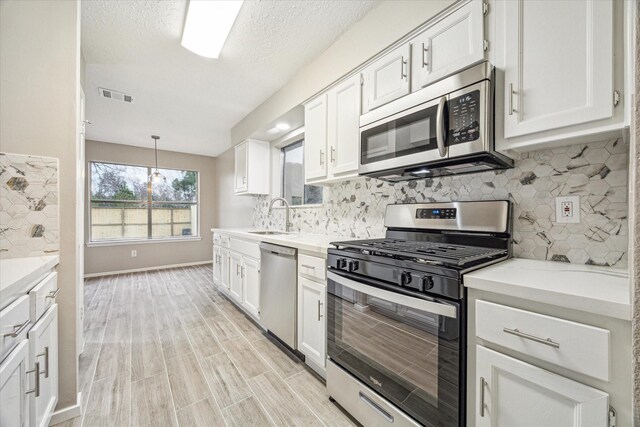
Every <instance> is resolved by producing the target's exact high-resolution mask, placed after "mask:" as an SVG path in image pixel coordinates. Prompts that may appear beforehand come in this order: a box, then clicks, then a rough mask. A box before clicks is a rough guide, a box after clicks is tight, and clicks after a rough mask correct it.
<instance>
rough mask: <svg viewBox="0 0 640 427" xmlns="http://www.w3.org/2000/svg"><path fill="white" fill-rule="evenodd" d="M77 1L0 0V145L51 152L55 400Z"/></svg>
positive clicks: (64, 370)
mask: <svg viewBox="0 0 640 427" xmlns="http://www.w3.org/2000/svg"><path fill="white" fill-rule="evenodd" d="M79 74H80V3H79V2H77V1H74V0H71V1H52V0H32V1H18V0H3V1H1V2H0V151H3V152H9V153H19V154H31V155H39V156H48V157H57V158H58V159H59V160H60V163H59V171H60V172H59V177H58V179H59V188H60V191H59V206H60V212H59V218H60V236H61V237H60V266H59V268H58V274H59V276H58V286H59V287H60V294H59V296H58V298H57V299H56V301H57V302H58V304H59V310H58V316H59V319H58V331H59V348H60V352H59V359H58V360H59V363H58V367H59V375H58V378H59V381H60V383H59V384H60V385H59V391H60V397H59V400H58V408H65V407H67V406H70V405H74V404H75V403H76V395H77V376H78V375H77V374H78V366H77V357H76V354H77V352H76V350H77V349H76V326H77V325H76V323H77V319H76V315H77V310H76V293H77V292H76V291H77V285H76V249H75V245H76V141H77V127H76V126H77V108H78V105H77V100H78V86H79V79H80V76H79Z"/></svg>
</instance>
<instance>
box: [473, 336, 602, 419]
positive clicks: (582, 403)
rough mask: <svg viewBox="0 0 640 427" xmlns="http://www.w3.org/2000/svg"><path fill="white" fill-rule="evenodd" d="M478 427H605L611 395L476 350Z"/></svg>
mask: <svg viewBox="0 0 640 427" xmlns="http://www.w3.org/2000/svg"><path fill="white" fill-rule="evenodd" d="M476 349H477V358H476V387H477V394H476V396H477V400H476V405H475V406H476V413H475V417H476V427H485V426H486V427H489V426H491V427H539V426H554V427H602V426H607V425H609V423H608V414H609V395H608V394H607V393H604V392H602V391H600V390H597V389H595V388H592V387H589V386H586V385H584V384H581V383H579V382H576V381H573V380H570V379H568V378H565V377H562V376H560V375H557V374H554V373H552V372H549V371H545V370H543V369H540V368H538V367H536V366H533V365H529V364H528V363H525V362H522V361H520V360H517V359H513V358H511V357H508V356H505V355H504V354H501V353H498V352H495V351H493V350H488V349H486V348H484V347H482V346H476Z"/></svg>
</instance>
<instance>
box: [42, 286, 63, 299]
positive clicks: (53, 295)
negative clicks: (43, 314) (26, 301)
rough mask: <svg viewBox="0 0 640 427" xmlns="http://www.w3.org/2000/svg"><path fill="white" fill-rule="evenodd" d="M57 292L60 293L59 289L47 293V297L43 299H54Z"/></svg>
mask: <svg viewBox="0 0 640 427" xmlns="http://www.w3.org/2000/svg"><path fill="white" fill-rule="evenodd" d="M58 292H60V288H58V289H56V290H55V291H51V292H49V295H47V296H46V297H44V298H45V299H47V298H55V297H56V296H57V295H58Z"/></svg>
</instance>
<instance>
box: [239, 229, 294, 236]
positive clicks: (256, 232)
mask: <svg viewBox="0 0 640 427" xmlns="http://www.w3.org/2000/svg"><path fill="white" fill-rule="evenodd" d="M249 233H251V234H260V235H274V234H289V233H287V232H286V231H271V230H266V231H249Z"/></svg>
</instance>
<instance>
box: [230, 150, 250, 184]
mask: <svg viewBox="0 0 640 427" xmlns="http://www.w3.org/2000/svg"><path fill="white" fill-rule="evenodd" d="M248 154H249V153H248V151H247V143H246V142H245V143H242V144H240V145H237V146H236V148H235V181H234V182H235V184H234V189H235V192H236V193H242V192H244V191H247V158H248Z"/></svg>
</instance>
